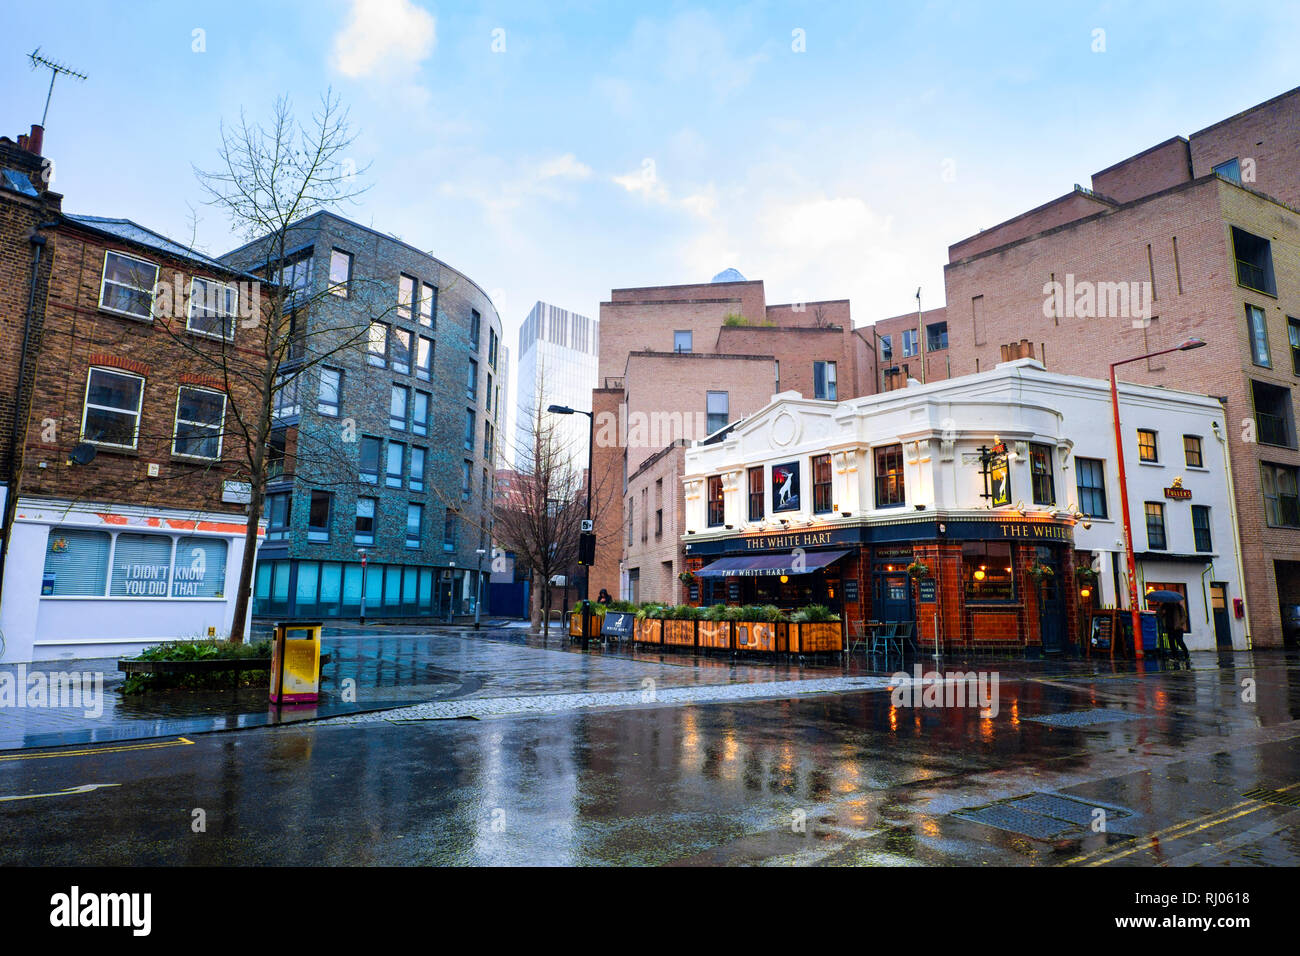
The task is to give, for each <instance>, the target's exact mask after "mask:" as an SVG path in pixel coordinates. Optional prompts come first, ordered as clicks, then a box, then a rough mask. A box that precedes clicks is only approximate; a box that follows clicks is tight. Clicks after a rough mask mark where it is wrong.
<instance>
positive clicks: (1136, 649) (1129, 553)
mask: <svg viewBox="0 0 1300 956" xmlns="http://www.w3.org/2000/svg"><path fill="white" fill-rule="evenodd" d="M1203 345H1205V343H1204V342H1203V341H1201V340H1200V339H1188V340H1187V341H1185V342H1183V343H1181V344H1179V345H1175V346H1174V347H1173V348H1171V349H1160V350H1159V351H1158V352H1148V353H1147V354H1146V355H1138V356H1136V357H1135V358H1129V359H1123V360H1121V361H1119V362H1112V363H1111V364H1110V410H1111V418H1112V420H1113V421H1114V424H1115V460H1116V462H1118V464H1119V501H1120V510H1121V513H1122V514H1123V518H1124V559H1125V561H1126V562H1127V563H1128V604H1129V613H1130V614H1131V615H1132V617H1133V653H1134V656H1135V657H1136V658H1137V659H1138V660H1142V659H1143V657H1145V655H1144V654H1143V653H1142V611H1141V608H1139V607H1138V590H1137V559H1136V557H1135V556H1134V554H1133V524H1132V521H1131V520H1130V518H1129V511H1128V478H1127V475H1126V473H1125V471H1124V433H1123V432H1122V431H1121V430H1120V427H1119V389H1118V388H1117V387H1116V384H1115V369H1116V368H1118V367H1119V366H1121V365H1128V364H1129V363H1130V362H1140V361H1142V360H1143V359H1149V358H1154V357H1155V356H1157V355H1167V354H1168V353H1170V352H1190V351H1191V350H1192V349H1199V348H1201V347H1202V346H1203ZM1116 590H1117V591H1118V588H1117V589H1116ZM1116 603H1118V595H1117V601H1116Z"/></svg>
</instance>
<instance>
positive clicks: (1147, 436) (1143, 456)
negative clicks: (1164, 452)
mask: <svg viewBox="0 0 1300 956" xmlns="http://www.w3.org/2000/svg"><path fill="white" fill-rule="evenodd" d="M1138 461H1147V462H1158V461H1160V450H1159V447H1158V446H1157V444H1156V433H1155V432H1153V431H1152V430H1151V429H1149V428H1139V429H1138Z"/></svg>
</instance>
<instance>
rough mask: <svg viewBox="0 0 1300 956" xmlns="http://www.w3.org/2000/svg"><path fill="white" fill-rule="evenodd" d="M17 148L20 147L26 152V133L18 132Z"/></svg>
mask: <svg viewBox="0 0 1300 956" xmlns="http://www.w3.org/2000/svg"><path fill="white" fill-rule="evenodd" d="M18 148H19V149H21V150H23V152H26V151H27V134H26V133H19V134H18Z"/></svg>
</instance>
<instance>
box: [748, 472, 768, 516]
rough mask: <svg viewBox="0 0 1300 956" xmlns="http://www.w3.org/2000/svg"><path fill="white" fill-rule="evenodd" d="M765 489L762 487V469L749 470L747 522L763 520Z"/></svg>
mask: <svg viewBox="0 0 1300 956" xmlns="http://www.w3.org/2000/svg"><path fill="white" fill-rule="evenodd" d="M764 494H766V489H765V488H764V487H763V468H762V466H761V465H760V466H759V467H758V468H751V469H749V520H750V521H762V520H763V495H764Z"/></svg>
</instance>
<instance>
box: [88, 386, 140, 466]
mask: <svg viewBox="0 0 1300 956" xmlns="http://www.w3.org/2000/svg"><path fill="white" fill-rule="evenodd" d="M143 398H144V379H143V378H141V377H140V376H138V375H127V374H126V373H124V372H113V371H109V370H108V369H103V368H92V369H91V370H90V372H89V374H88V375H87V377H86V404H85V408H84V409H83V411H82V415H81V440H82V441H87V442H93V443H95V444H96V445H114V446H116V447H118V448H134V447H135V442H136V434H137V432H138V431H139V426H140V403H141V401H142V400H143Z"/></svg>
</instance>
